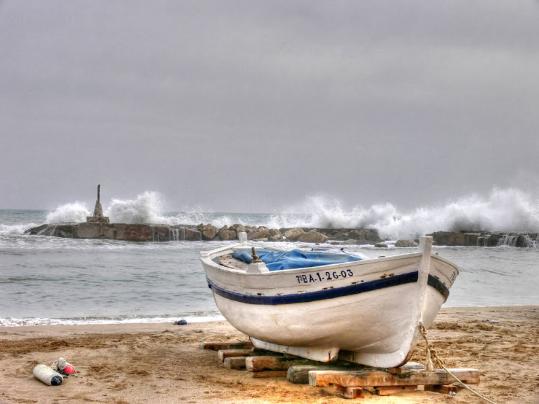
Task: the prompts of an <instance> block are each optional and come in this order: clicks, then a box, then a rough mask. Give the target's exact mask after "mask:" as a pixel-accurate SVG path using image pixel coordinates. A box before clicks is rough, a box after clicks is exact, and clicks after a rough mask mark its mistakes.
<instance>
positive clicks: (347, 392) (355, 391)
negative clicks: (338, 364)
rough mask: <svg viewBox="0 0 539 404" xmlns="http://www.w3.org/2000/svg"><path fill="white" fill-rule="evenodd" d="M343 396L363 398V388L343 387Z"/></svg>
mask: <svg viewBox="0 0 539 404" xmlns="http://www.w3.org/2000/svg"><path fill="white" fill-rule="evenodd" d="M342 396H343V397H344V398H362V397H363V389H362V388H361V387H343V391H342Z"/></svg>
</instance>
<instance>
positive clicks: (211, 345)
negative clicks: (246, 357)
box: [201, 341, 253, 351]
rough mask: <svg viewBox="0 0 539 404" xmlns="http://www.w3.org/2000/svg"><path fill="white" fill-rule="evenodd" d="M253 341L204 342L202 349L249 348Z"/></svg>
mask: <svg viewBox="0 0 539 404" xmlns="http://www.w3.org/2000/svg"><path fill="white" fill-rule="evenodd" d="M252 347H253V344H251V341H239V342H203V343H202V344H201V348H202V349H208V350H210V351H221V350H223V349H247V348H252Z"/></svg>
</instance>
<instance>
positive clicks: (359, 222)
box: [47, 188, 539, 239]
mask: <svg viewBox="0 0 539 404" xmlns="http://www.w3.org/2000/svg"><path fill="white" fill-rule="evenodd" d="M163 205H164V204H163V197H162V196H161V195H160V194H159V193H157V192H151V191H146V192H144V193H142V194H140V195H138V196H136V197H135V198H134V199H113V200H112V202H111V203H110V206H109V207H108V208H107V209H106V210H105V214H106V215H107V216H109V217H110V219H111V222H116V223H153V224H168V225H178V224H185V225H197V224H200V223H209V224H213V225H215V226H217V227H222V226H224V225H231V224H234V223H240V224H245V225H263V226H267V227H271V228H291V227H314V228H316V227H319V228H361V227H364V228H375V229H377V230H378V231H379V233H380V235H381V236H382V237H383V238H389V239H399V238H414V237H417V236H420V235H423V234H427V233H431V232H433V231H439V230H447V231H460V230H468V231H479V230H482V231H505V232H537V231H539V200H538V199H534V198H533V197H532V195H531V194H530V193H526V192H524V191H521V190H518V189H512V188H509V189H494V190H492V191H491V192H490V193H489V194H488V195H487V196H481V195H470V196H465V197H461V198H458V199H456V200H454V201H450V202H448V203H446V204H444V205H440V206H422V207H418V208H416V209H414V210H411V211H402V210H400V209H399V208H397V207H396V206H395V205H394V204H392V203H389V202H386V203H381V204H374V205H371V206H368V207H363V206H355V207H352V208H345V206H344V204H343V203H342V202H341V201H340V200H338V199H335V198H327V197H320V196H314V197H309V198H307V199H306V200H305V201H304V202H302V203H300V204H296V205H293V206H289V207H286V208H284V209H281V212H280V213H275V214H247V213H246V214H225V213H211V212H210V213H204V212H201V211H199V210H196V209H194V210H191V211H188V212H181V213H177V214H168V215H167V214H165V213H163ZM89 214H90V211H89V210H88V208H87V205H85V204H84V203H80V202H75V203H68V204H65V205H62V206H60V207H58V208H57V209H55V210H54V211H53V212H51V213H49V215H47V222H48V223H62V222H77V221H78V222H80V221H85V220H86V216H88V215H89Z"/></svg>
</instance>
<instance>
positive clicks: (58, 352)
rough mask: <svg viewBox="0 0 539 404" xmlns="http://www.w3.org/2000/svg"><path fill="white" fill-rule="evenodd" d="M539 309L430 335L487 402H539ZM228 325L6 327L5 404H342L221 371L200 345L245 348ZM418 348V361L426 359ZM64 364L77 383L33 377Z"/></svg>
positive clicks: (394, 399) (460, 398) (440, 327)
mask: <svg viewBox="0 0 539 404" xmlns="http://www.w3.org/2000/svg"><path fill="white" fill-rule="evenodd" d="M538 335H539V306H519V307H496V308H450V309H444V310H442V311H441V313H440V314H439V315H438V317H437V320H436V323H435V326H434V327H433V328H432V329H431V330H430V331H429V337H430V339H431V340H432V344H433V347H434V349H435V350H436V351H437V352H438V354H439V356H440V357H442V358H443V359H444V360H445V362H446V364H447V365H449V366H451V367H475V368H478V369H480V370H481V384H480V385H479V386H478V387H477V390H479V391H480V392H481V393H483V394H485V395H487V396H488V397H490V398H492V399H493V400H495V401H496V402H498V403H533V402H538V401H539V360H538V354H537V352H539V343H538ZM244 339H245V336H243V335H242V334H241V333H239V332H238V331H236V330H235V329H233V328H232V327H231V326H230V325H229V324H228V323H226V322H211V323H196V324H190V325H187V326H177V325H172V324H124V325H85V326H37V327H4V328H2V329H0V402H2V403H34V402H111V403H132V402H158V403H172V402H187V403H199V402H255V403H274V402H287V403H290V402H298V403H299V402H309V403H334V402H344V401H348V400H344V399H341V398H338V397H336V396H334V395H332V394H330V393H328V392H326V391H324V390H322V389H319V388H313V387H310V386H304V385H293V384H290V383H288V382H287V381H286V379H284V378H273V379H253V378H252V377H251V376H250V375H249V374H248V373H247V372H244V371H236V370H228V369H225V368H223V367H222V366H221V365H220V364H219V362H218V360H217V357H216V353H215V352H212V351H204V350H202V349H200V344H201V342H204V341H228V340H244ZM423 349H424V347H423V346H422V345H421V344H420V345H419V346H418V347H417V348H416V350H415V352H414V357H413V360H416V361H421V360H422V359H423V352H424V350H423ZM59 356H64V357H66V358H68V360H69V361H70V362H71V363H73V364H74V365H75V366H76V367H77V368H78V369H79V370H80V374H78V375H77V376H75V377H73V376H72V377H70V378H69V379H67V380H66V381H65V382H64V384H63V385H61V386H59V387H49V386H46V385H44V384H41V383H40V382H38V381H37V380H35V379H34V378H33V377H32V368H33V366H34V365H35V364H37V363H40V362H43V363H50V362H52V361H53V360H55V359H56V358H58V357H59ZM364 401H366V402H380V403H406V402H418V403H435V402H448V403H449V402H451V403H470V402H480V400H479V399H477V398H475V397H474V396H473V395H471V393H469V392H467V391H465V390H462V391H460V392H459V393H458V394H457V395H456V397H453V398H451V397H449V396H447V395H441V394H437V393H432V392H413V393H409V392H407V393H401V394H399V395H395V396H391V397H377V396H372V397H368V398H367V399H364Z"/></svg>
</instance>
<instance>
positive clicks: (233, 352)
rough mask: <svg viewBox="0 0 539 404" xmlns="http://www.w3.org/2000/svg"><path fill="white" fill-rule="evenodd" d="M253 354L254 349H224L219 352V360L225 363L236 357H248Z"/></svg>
mask: <svg viewBox="0 0 539 404" xmlns="http://www.w3.org/2000/svg"><path fill="white" fill-rule="evenodd" d="M252 352H253V350H252V349H222V350H219V351H217V357H218V358H219V361H221V362H224V360H225V359H226V358H232V357H235V356H248V355H250V354H251V353H252Z"/></svg>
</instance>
